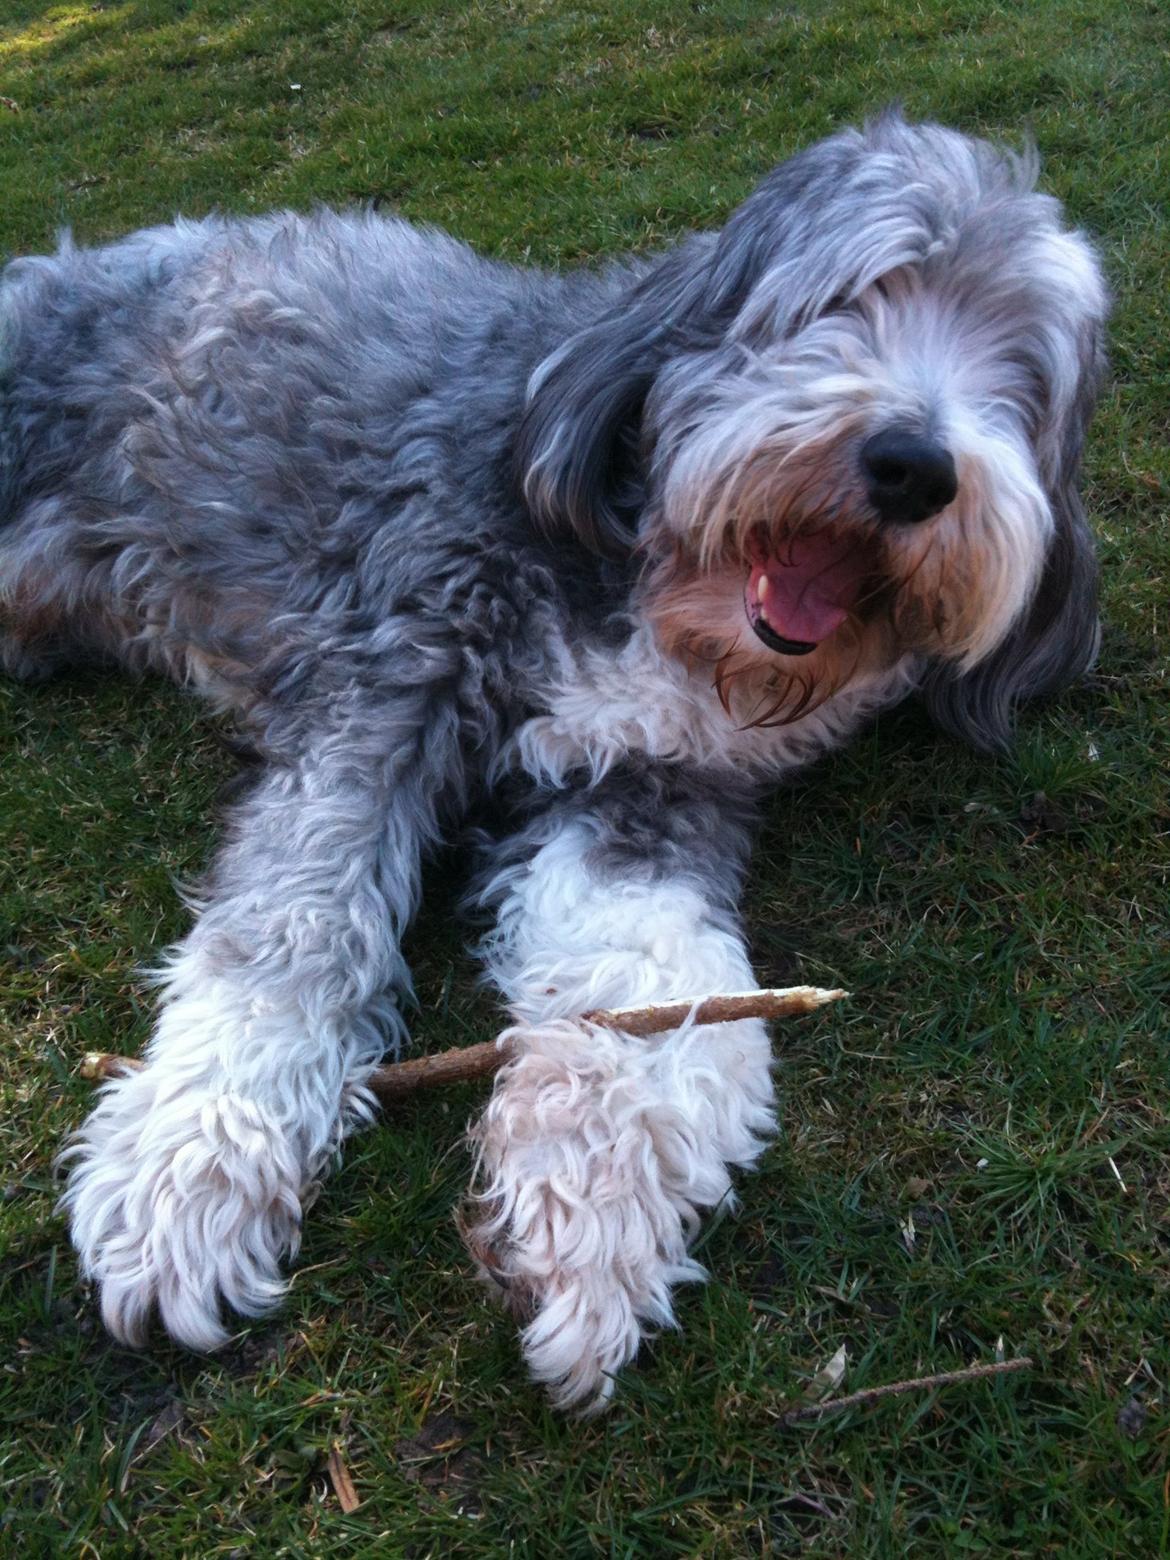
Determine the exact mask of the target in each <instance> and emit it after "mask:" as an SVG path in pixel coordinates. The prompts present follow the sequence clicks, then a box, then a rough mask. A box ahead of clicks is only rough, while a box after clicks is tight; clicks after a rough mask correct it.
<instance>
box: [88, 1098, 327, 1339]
mask: <svg viewBox="0 0 1170 1560" xmlns="http://www.w3.org/2000/svg"><path fill="white" fill-rule="evenodd" d="M64 1157H65V1158H66V1159H67V1160H70V1161H71V1167H70V1171H69V1182H68V1187H67V1189H66V1193H65V1197H64V1203H65V1206H66V1208H67V1209H68V1211H69V1215H70V1221H71V1225H72V1233H73V1241H74V1244H75V1246H76V1247H77V1250H78V1253H79V1255H80V1258H81V1266H82V1270H83V1272H84V1273H85V1274H86V1276H87V1277H88V1278H90V1279H92V1280H93V1281H94V1283H96V1284H97V1285H98V1286H99V1288H100V1291H101V1305H102V1318H103V1320H104V1322H105V1324H106V1326H107V1327H108V1328H109V1330H110V1332H111V1333H113V1334H114V1336H115V1337H116V1338H119V1339H121V1340H122V1341H123V1342H126V1343H132V1344H141V1343H142V1342H143V1341H144V1340H145V1337H146V1333H147V1330H148V1328H149V1325H150V1319H151V1315H152V1312H153V1311H154V1309H155V1307H156V1306H157V1309H158V1313H159V1317H160V1319H161V1321H162V1324H163V1326H164V1327H165V1328H166V1330H167V1332H168V1333H169V1334H170V1335H171V1337H172V1338H174V1339H175V1340H176V1341H177V1342H179V1343H182V1344H185V1345H186V1346H187V1347H188V1348H192V1349H198V1350H207V1349H214V1348H217V1347H218V1346H219V1345H220V1344H222V1343H223V1342H224V1341H225V1339H226V1338H227V1337H228V1332H227V1330H226V1328H225V1327H224V1323H223V1315H222V1305H223V1304H224V1303H226V1304H227V1305H228V1306H229V1307H230V1308H231V1309H232V1310H234V1311H239V1312H242V1313H244V1314H245V1315H249V1316H254V1315H257V1314H259V1313H260V1312H262V1311H265V1310H267V1309H268V1308H269V1307H270V1306H272V1305H273V1304H274V1303H275V1302H276V1301H277V1300H278V1299H279V1298H280V1296H281V1295H282V1294H283V1292H284V1289H285V1284H284V1282H283V1280H282V1279H281V1277H280V1263H281V1261H282V1259H284V1258H286V1257H288V1256H291V1255H292V1254H294V1253H295V1251H296V1248H297V1244H298V1240H299V1235H300V1218H301V1208H300V1200H299V1196H298V1193H299V1191H300V1181H301V1169H300V1166H299V1163H298V1161H297V1158H296V1156H295V1155H294V1154H293V1153H292V1151H291V1149H290V1146H289V1144H288V1140H287V1137H286V1135H285V1134H284V1133H283V1132H282V1131H281V1130H280V1128H279V1127H277V1126H276V1125H275V1124H274V1123H273V1122H272V1121H270V1120H267V1119H265V1117H264V1115H263V1113H262V1112H261V1110H260V1109H259V1107H258V1106H257V1105H256V1104H255V1102H254V1101H251V1100H246V1099H241V1098H239V1097H238V1096H235V1095H232V1094H227V1093H220V1094H217V1093H213V1092H211V1091H210V1090H208V1088H207V1087H206V1085H205V1083H201V1081H200V1080H198V1079H195V1080H192V1079H188V1078H184V1077H183V1076H182V1074H181V1072H179V1073H178V1074H176V1071H175V1070H173V1069H163V1068H160V1067H147V1068H146V1069H145V1070H144V1071H142V1072H140V1073H135V1074H132V1075H131V1076H129V1077H126V1078H121V1079H118V1080H117V1081H116V1082H114V1083H111V1084H109V1085H107V1086H106V1088H105V1089H103V1091H102V1097H101V1100H100V1102H99V1103H98V1105H97V1107H96V1109H95V1110H94V1111H93V1113H92V1114H91V1115H90V1117H89V1119H88V1121H87V1122H86V1123H85V1125H84V1127H83V1128H82V1129H81V1131H80V1132H79V1133H78V1134H77V1136H76V1138H75V1139H74V1141H73V1144H72V1145H71V1147H70V1148H69V1149H67V1151H66V1154H65V1156H64Z"/></svg>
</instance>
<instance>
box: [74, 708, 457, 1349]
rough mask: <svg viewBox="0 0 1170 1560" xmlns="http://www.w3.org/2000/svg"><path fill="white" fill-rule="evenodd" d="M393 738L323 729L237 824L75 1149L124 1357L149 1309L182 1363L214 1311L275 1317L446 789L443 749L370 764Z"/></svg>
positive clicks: (394, 982)
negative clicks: (135, 1037) (150, 1013)
mask: <svg viewBox="0 0 1170 1560" xmlns="http://www.w3.org/2000/svg"><path fill="white" fill-rule="evenodd" d="M339 702H342V701H339ZM388 724H389V723H388V721H387V717H386V712H385V710H381V711H375V712H373V713H372V714H371V715H370V716H369V717H368V718H367V719H363V720H357V721H354V722H353V723H352V724H351V727H350V728H346V727H343V726H340V725H339V726H338V727H337V729H334V730H333V731H327V730H323V731H322V733H321V740H320V741H319V742H318V743H317V744H316V745H315V746H314V747H313V749H312V751H311V752H310V753H307V754H306V755H305V756H304V757H302V758H300V759H298V760H297V761H295V762H291V763H288V764H285V765H281V766H280V767H275V766H274V767H273V768H271V769H270V770H268V771H267V772H266V774H265V775H264V777H263V778H262V779H261V780H260V782H259V783H258V784H257V786H256V787H255V789H254V790H253V791H252V793H251V794H250V796H249V797H248V798H247V799H246V800H245V801H244V802H243V803H242V804H241V805H240V807H239V808H238V809H237V811H236V813H235V815H234V817H233V818H232V819H231V820H230V823H229V837H228V841H227V843H226V845H225V846H224V847H223V849H222V851H221V852H220V854H219V856H218V858H217V860H216V862H215V865H214V867H213V870H212V874H211V878H210V882H209V884H208V887H207V891H206V898H205V903H204V908H203V910H202V914H201V915H200V917H199V919H198V920H197V922H196V924H195V926H194V928H193V930H192V931H191V932H190V934H189V935H188V937H187V938H186V939H185V941H184V942H182V943H181V944H180V945H179V946H178V947H177V948H176V949H175V950H174V951H173V953H172V955H171V957H170V961H169V965H168V967H167V969H166V972H165V975H164V977H163V984H164V988H165V994H164V1000H163V1004H162V1009H161V1012H160V1015H159V1018H158V1022H157V1026H156V1029H155V1032H154V1035H153V1037H152V1039H151V1040H150V1043H149V1046H148V1049H147V1052H146V1063H147V1065H146V1067H145V1069H144V1070H143V1071H142V1072H139V1073H136V1074H134V1075H132V1076H129V1077H126V1078H122V1079H119V1080H118V1081H116V1082H114V1083H111V1084H108V1085H107V1086H106V1088H105V1089H104V1090H103V1093H102V1097H101V1100H100V1103H99V1104H98V1105H97V1107H96V1109H95V1110H94V1111H93V1113H92V1114H91V1116H90V1117H89V1119H88V1121H87V1122H86V1124H85V1126H84V1127H83V1129H82V1130H81V1132H80V1133H79V1134H78V1137H77V1140H76V1142H75V1144H74V1146H73V1148H72V1149H71V1150H70V1151H69V1155H68V1156H67V1157H72V1161H73V1163H72V1169H71V1172H70V1178H69V1184H68V1189H67V1192H66V1198H65V1201H66V1204H67V1206H68V1210H69V1213H70V1216H71V1221H72V1232H73V1238H74V1242H75V1244H76V1246H77V1248H78V1251H79V1253H80V1256H81V1263H82V1268H83V1271H84V1272H85V1273H86V1274H87V1275H88V1276H89V1277H91V1278H92V1279H93V1280H94V1281H95V1282H96V1283H97V1285H98V1286H99V1287H100V1290H101V1303H102V1314H103V1318H104V1320H105V1323H106V1325H107V1327H108V1328H109V1329H110V1331H111V1332H112V1333H114V1334H115V1335H116V1336H117V1337H118V1338H121V1339H123V1340H125V1341H127V1342H134V1343H138V1342H141V1341H142V1340H143V1337H144V1335H145V1332H146V1330H147V1327H148V1324H149V1321H150V1317H151V1313H152V1311H153V1310H154V1308H155V1307H156V1306H157V1308H158V1312H159V1314H160V1317H161V1320H162V1322H163V1324H164V1326H165V1327H166V1329H167V1331H168V1332H169V1333H170V1334H171V1335H172V1337H174V1338H176V1339H177V1340H178V1341H179V1342H181V1343H184V1344H186V1345H188V1346H190V1347H193V1348H197V1349H209V1348H213V1347H215V1346H216V1345H218V1344H219V1343H221V1342H222V1341H223V1340H224V1339H225V1337H226V1336H227V1333H226V1331H225V1328H224V1319H223V1315H222V1310H221V1307H222V1304H223V1303H224V1302H226V1304H227V1306H229V1307H230V1308H231V1309H233V1310H235V1311H239V1312H243V1313H245V1314H249V1315H251V1314H256V1313H258V1312H260V1311H262V1310H264V1309H265V1308H267V1307H268V1306H270V1305H271V1304H272V1303H273V1302H274V1301H275V1300H276V1299H277V1298H278V1297H279V1295H280V1294H281V1293H282V1291H283V1287H284V1286H283V1283H282V1280H281V1277H280V1264H281V1262H282V1260H283V1259H285V1258H287V1257H288V1256H290V1255H291V1254H292V1253H293V1252H295V1250H296V1247H297V1244H298V1238H299V1232H300V1219H301V1209H302V1206H303V1205H304V1204H305V1202H306V1199H307V1198H308V1197H309V1196H311V1194H312V1193H313V1191H314V1189H315V1186H316V1184H317V1182H318V1180H319V1178H320V1177H321V1175H322V1174H323V1172H324V1171H325V1169H326V1167H327V1165H328V1162H329V1160H330V1158H331V1157H332V1156H333V1154H334V1152H335V1150H336V1148H337V1145H338V1144H339V1142H340V1141H341V1139H342V1137H343V1136H344V1135H345V1133H346V1132H347V1130H348V1129H349V1128H350V1127H352V1126H353V1125H354V1124H356V1123H357V1122H359V1121H360V1120H362V1119H363V1118H364V1117H365V1116H366V1115H367V1114H368V1107H369V1097H368V1095H367V1094H366V1093H365V1091H364V1088H363V1085H364V1082H365V1079H366V1077H367V1075H368V1073H369V1071H370V1069H371V1068H372V1067H373V1066H374V1065H375V1064H376V1062H377V1061H378V1059H379V1056H380V1055H381V1053H382V1050H383V1049H384V1047H385V1045H386V1043H387V1040H388V1039H390V1040H393V1039H394V1038H395V1037H396V1034H397V1032H398V1029H399V1026H400V1020H399V1018H398V1014H397V1010H396V1007H395V1004H394V1000H393V997H392V996H391V994H390V988H392V987H394V986H402V985H403V984H404V983H405V982H406V981H407V980H408V975H407V971H406V968H405V966H404V964H403V962H402V958H401V955H400V953H399V951H398V938H399V936H400V934H401V932H402V930H403V928H404V924H405V922H406V920H407V919H408V917H409V915H410V913H411V911H412V910H413V907H414V902H415V897H416V892H417V879H418V870H419V856H420V851H421V849H422V847H423V845H424V844H425V843H427V841H428V839H429V838H430V837H433V832H434V820H435V808H436V805H437V801H438V797H439V794H440V792H441V790H442V783H443V775H442V767H441V763H440V757H441V755H439V754H438V752H437V749H438V744H437V743H436V744H434V745H433V747H432V749H428V750H427V753H428V754H429V759H428V760H426V761H424V760H420V759H419V757H418V753H419V745H418V744H417V743H416V742H415V741H413V740H410V734H409V733H404V734H403V738H402V742H401V745H400V746H399V747H398V749H397V750H396V755H395V754H394V753H390V752H389V746H388V745H383V746H382V747H381V749H380V751H379V752H378V753H377V754H376V755H375V753H374V751H373V750H374V744H375V738H384V737H385V735H386V730H387V726H388ZM391 735H392V734H391ZM403 755H406V756H405V757H403ZM427 761H430V762H431V764H432V770H435V769H437V771H438V772H426V768H425V764H426V762H427Z"/></svg>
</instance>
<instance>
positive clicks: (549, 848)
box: [467, 767, 773, 1408]
mask: <svg viewBox="0 0 1170 1560" xmlns="http://www.w3.org/2000/svg"><path fill="white" fill-rule="evenodd" d="M746 843H747V802H746V799H745V798H744V797H742V796H740V795H738V794H737V787H736V784H735V782H734V780H732V779H730V778H728V779H727V780H725V781H724V782H723V783H722V784H718V785H713V786H712V787H711V788H710V790H705V789H704V788H702V787H701V786H699V785H697V784H696V781H695V779H694V776H693V775H692V776H684V775H683V774H681V773H678V772H676V771H672V770H671V769H669V768H667V767H663V768H662V769H658V770H647V769H645V768H642V769H639V770H638V771H637V772H636V773H635V772H623V773H619V774H615V775H613V776H610V777H609V778H607V780H605V781H604V782H602V784H601V786H599V787H598V788H597V789H596V790H595V791H594V792H592V793H591V794H590V795H589V796H588V797H587V798H575V799H571V800H570V799H565V800H562V801H561V802H560V803H556V804H554V805H553V807H552V808H551V810H550V811H549V813H548V814H547V815H546V816H545V817H543V818H542V819H540V820H539V821H538V822H537V823H536V824H535V825H533V826H532V827H531V828H530V829H529V830H528V831H526V834H525V835H524V836H522V837H521V839H520V840H519V841H518V842H512V843H511V844H510V845H509V847H507V855H508V859H507V860H506V862H505V863H504V864H502V865H501V866H500V867H499V869H498V871H497V873H496V875H495V878H494V881H493V883H492V884H491V885H490V887H489V889H488V894H489V896H490V897H491V898H492V899H494V900H495V901H497V902H498V903H499V907H500V910H499V922H498V929H497V931H496V933H495V934H494V936H493V937H492V938H491V939H490V941H489V944H488V954H489V962H490V966H491V969H492V973H493V975H494V976H495V978H496V980H497V982H498V983H499V985H500V986H501V988H502V990H503V991H504V994H505V996H506V997H507V999H508V1002H509V1005H510V1006H511V1008H512V1010H513V1012H514V1013H515V1014H516V1017H517V1020H518V1023H517V1027H516V1029H515V1030H514V1031H513V1032H512V1044H513V1047H514V1049H515V1052H516V1056H515V1059H514V1060H513V1061H511V1062H509V1063H508V1064H507V1066H506V1067H505V1068H504V1069H503V1071H502V1072H501V1073H500V1075H499V1078H498V1080H497V1083H496V1087H495V1092H494V1094H493V1097H492V1100H491V1103H490V1104H489V1105H488V1108H487V1110H486V1111H485V1112H484V1115H483V1117H482V1118H481V1120H480V1121H479V1123H478V1125H477V1126H476V1127H475V1129H474V1132H473V1138H474V1142H475V1145H476V1149H477V1154H478V1175H477V1185H476V1188H475V1190H476V1199H475V1202H474V1204H473V1207H472V1210H471V1213H470V1217H469V1221H468V1223H469V1228H468V1232H467V1234H468V1243H469V1245H470V1247H471V1250H472V1252H473V1254H474V1255H475V1256H476V1258H477V1259H478V1261H479V1263H480V1265H481V1267H482V1269H483V1271H484V1273H485V1275H486V1276H488V1277H489V1278H491V1279H492V1280H494V1281H495V1282H496V1284H497V1285H498V1286H499V1287H500V1288H501V1289H502V1290H503V1292H504V1295H505V1297H506V1299H507V1300H508V1302H509V1303H510V1304H511V1306H512V1307H513V1309H515V1310H516V1311H517V1312H518V1313H519V1314H520V1315H521V1316H522V1317H523V1318H524V1319H525V1321H526V1326H525V1329H524V1334H523V1344H524V1351H525V1354H526V1356H527V1359H528V1363H529V1365H530V1367H531V1370H532V1373H533V1375H534V1376H535V1377H536V1379H537V1380H539V1381H541V1382H543V1383H545V1384H546V1385H547V1387H548V1388H549V1389H550V1392H551V1394H552V1397H553V1399H554V1401H555V1402H556V1403H557V1404H558V1405H560V1406H570V1405H572V1406H580V1407H584V1408H590V1407H595V1406H599V1405H600V1404H601V1403H603V1402H604V1401H605V1399H606V1398H607V1397H608V1396H609V1395H610V1393H611V1392H612V1390H613V1376H614V1373H615V1372H616V1371H618V1370H619V1369H620V1367H621V1366H622V1365H624V1364H625V1363H626V1361H628V1360H629V1359H631V1358H632V1356H633V1355H634V1353H635V1351H636V1350H637V1347H638V1341H639V1339H640V1337H641V1336H642V1333H643V1331H644V1329H645V1328H647V1327H648V1326H662V1325H666V1324H669V1323H670V1322H671V1321H672V1310H671V1287H672V1285H673V1284H675V1283H677V1282H678V1281H680V1280H683V1279H690V1278H698V1277H701V1276H702V1269H701V1268H700V1267H699V1265H698V1263H696V1262H695V1261H694V1259H693V1258H692V1257H691V1256H690V1254H689V1246H690V1243H691V1241H692V1239H693V1237H694V1235H695V1233H696V1230H697V1227H698V1221H699V1215H700V1210H701V1209H704V1208H711V1207H713V1206H715V1205H716V1204H719V1203H723V1202H725V1201H726V1200H727V1199H728V1197H729V1194H730V1178H729V1174H728V1166H729V1165H750V1164H751V1163H752V1162H753V1161H754V1160H755V1158H756V1157H757V1155H758V1154H759V1152H760V1149H761V1146H762V1138H763V1137H764V1136H765V1135H766V1134H767V1133H768V1131H769V1130H770V1128H771V1126H772V1120H773V1118H772V1086H771V1077H770V1069H769V1062H770V1052H769V1045H768V1037H767V1034H766V1032H765V1029H764V1025H763V1024H762V1023H761V1022H759V1021H758V1020H755V1019H749V1020H745V1021H742V1022H739V1023H735V1024H727V1025H721V1026H702V1025H697V1026H691V1027H685V1026H684V1028H682V1029H680V1030H678V1031H675V1032H673V1033H670V1034H667V1035H656V1036H653V1037H650V1038H648V1039H635V1038H633V1037H631V1036H629V1035H624V1034H617V1033H612V1032H608V1031H605V1030H601V1029H598V1028H596V1027H593V1026H588V1025H583V1024H581V1023H580V1022H577V1021H575V1018H574V1015H578V1014H581V1013H582V1012H585V1011H587V1010H588V1009H590V1008H594V1007H599V1006H606V1007H618V1006H625V1005H633V1004H642V1003H647V1002H654V1001H664V1000H668V999H671V998H678V997H683V996H689V995H692V994H693V995H702V994H707V993H713V992H721V991H737V990H745V989H750V988H751V987H752V986H754V985H755V980H754V978H753V975H752V970H751V967H750V965H749V962H748V958H747V954H746V951H745V949H744V943H743V938H742V935H741V933H740V930H739V927H738V924H737V919H736V914H735V902H736V900H737V898H738V893H739V887H740V880H741V876H742V870H743V864H744V860H745V858H746Z"/></svg>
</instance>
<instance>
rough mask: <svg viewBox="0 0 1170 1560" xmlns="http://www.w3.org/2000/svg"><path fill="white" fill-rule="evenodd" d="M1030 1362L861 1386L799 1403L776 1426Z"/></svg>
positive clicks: (1023, 1360) (998, 1362)
mask: <svg viewBox="0 0 1170 1560" xmlns="http://www.w3.org/2000/svg"><path fill="white" fill-rule="evenodd" d="M1034 1363H1035V1361H1033V1360H1032V1359H1030V1358H1029V1357H1028V1356H1027V1355H1022V1356H1021V1357H1020V1358H1019V1359H1018V1360H996V1361H995V1363H994V1364H991V1365H968V1366H967V1367H966V1368H965V1369H964V1370H944V1371H940V1372H939V1373H938V1375H937V1376H913V1377H911V1378H910V1380H908V1381H890V1382H887V1383H886V1385H885V1386H884V1387H864V1388H863V1389H862V1390H861V1391H860V1392H847V1393H846V1394H845V1396H844V1397H839V1398H829V1399H828V1400H827V1401H826V1402H824V1403H803V1404H801V1405H800V1406H799V1407H797V1408H790V1409H788V1411H787V1412H786V1413H783V1414H781V1416H780V1423H781V1424H783V1425H794V1424H798V1423H799V1422H800V1421H801V1420H802V1419H822V1418H824V1416H825V1415H826V1414H836V1413H840V1412H841V1410H842V1409H846V1408H857V1407H858V1406H860V1405H862V1404H869V1403H876V1402H878V1401H879V1400H880V1399H881V1398H888V1397H901V1395H902V1394H903V1393H904V1392H930V1391H933V1389H934V1388H935V1387H950V1386H954V1385H955V1384H956V1383H957V1382H960V1381H981V1380H982V1379H983V1377H985V1376H1006V1375H1008V1374H1009V1373H1010V1372H1012V1371H1016V1370H1031V1369H1032V1366H1033V1364H1034Z"/></svg>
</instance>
